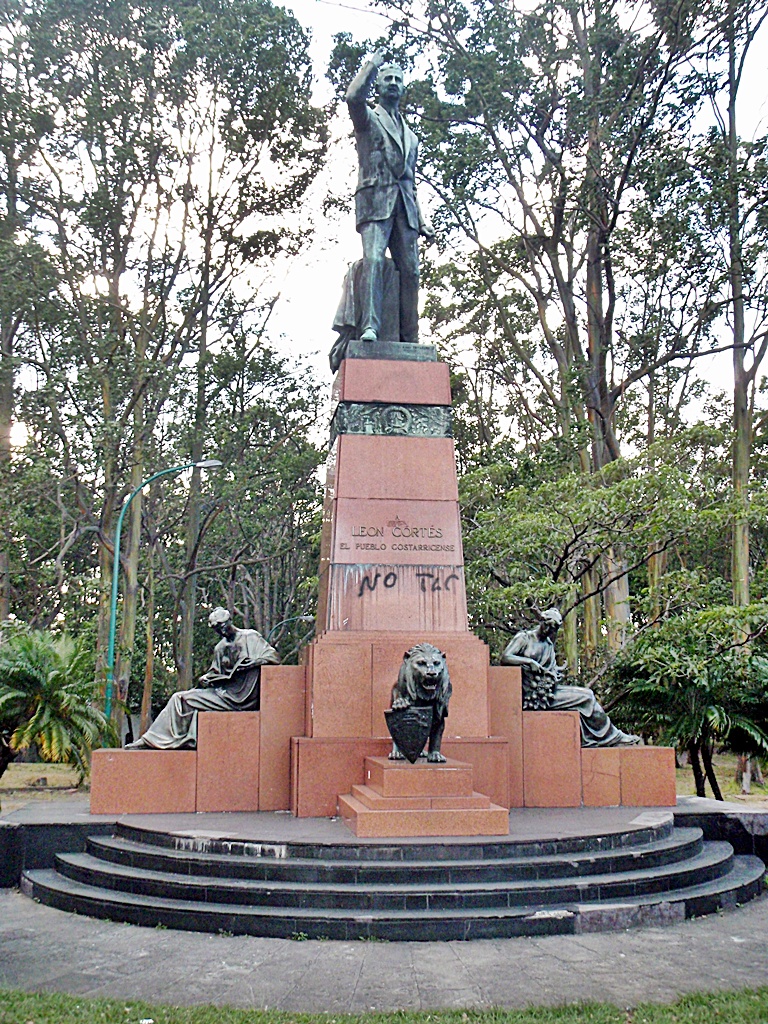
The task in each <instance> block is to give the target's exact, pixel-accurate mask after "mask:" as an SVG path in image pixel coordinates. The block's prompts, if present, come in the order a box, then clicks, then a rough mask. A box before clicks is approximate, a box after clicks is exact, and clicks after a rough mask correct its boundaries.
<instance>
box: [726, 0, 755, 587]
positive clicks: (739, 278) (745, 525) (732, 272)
mask: <svg viewBox="0 0 768 1024" xmlns="http://www.w3.org/2000/svg"><path fill="white" fill-rule="evenodd" d="M728 16H729V22H728V244H729V276H730V283H731V301H732V303H733V468H732V478H733V494H734V499H735V502H736V512H735V515H734V522H733V541H732V544H733V546H732V552H731V579H732V586H733V603H734V604H735V605H736V606H737V607H743V606H744V605H747V604H749V520H748V518H747V505H748V503H749V463H750V449H751V447H752V423H751V416H750V412H749V385H750V376H751V375H750V374H749V373H748V372H747V370H746V366H745V355H746V351H745V347H744V340H745V329H744V267H743V263H742V253H741V226H740V223H739V221H740V203H739V164H738V147H739V138H738V134H737V128H736V98H737V94H738V83H737V69H736V39H735V34H736V27H735V24H734V4H733V2H731V3H730V4H729V15H728Z"/></svg>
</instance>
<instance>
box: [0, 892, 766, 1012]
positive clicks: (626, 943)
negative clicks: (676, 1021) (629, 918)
mask: <svg viewBox="0 0 768 1024" xmlns="http://www.w3.org/2000/svg"><path fill="white" fill-rule="evenodd" d="M765 984H768V899H766V898H762V899H759V900H756V901H755V902H753V903H751V904H749V905H747V906H745V907H743V908H741V909H739V910H737V911H733V912H728V913H723V914H719V915H714V916H712V917H706V918H701V919H699V920H693V921H686V922H685V923H683V924H679V925H674V926H672V927H669V928H648V929H640V930H633V931H625V932H618V933H616V932H613V933H602V934H598V935H580V936H551V937H546V938H517V939H502V940H479V941H475V942H447V943H431V942H428V943H416V942H391V943H382V942H331V941H312V940H307V941H304V942H302V941H290V940H287V939H260V938H253V937H251V936H228V935H221V936H220V935H205V934H198V933H195V932H182V931H173V930H170V929H167V930H166V929H156V928H140V927H136V926H134V925H126V924H115V923H112V922H108V921H96V920H93V919H90V918H85V917H77V916H74V915H71V914H66V913H63V912H62V911H57V910H52V909H50V908H48V907H44V906H41V905H40V904H37V903H34V902H32V901H31V900H29V899H27V898H26V897H25V896H22V895H21V893H19V892H18V891H15V890H0V987H8V988H19V989H25V990H28V991H56V992H67V993H71V994H73V995H87V996H108V997H116V998H120V999H146V1000H150V1001H157V1002H162V1003H171V1004H195V1003H217V1004H229V1005H232V1006H240V1007H255V1008H259V1009H263V1008H264V1007H269V1008H273V1009H282V1010H289V1011H293V1012H301V1011H306V1012H321V1011H328V1012H331V1013H340V1012H345V1011H346V1012H362V1011H366V1010H374V1009H375V1010H382V1011H384V1010H395V1009H422V1010H430V1009H440V1008H449V1007H453V1008H483V1007H490V1006H499V1007H525V1006H531V1005H560V1004H565V1003H575V1002H580V1001H587V1000H600V1001H608V1002H613V1003H616V1004H618V1005H619V1006H627V1007H629V1006H633V1005H635V1004H637V1003H639V1002H646V1001H652V1002H654V1001H655V1002H666V1001H671V1000H673V999H675V998H676V997H677V996H679V995H681V994H683V993H690V992H702V991H722V990H732V989H739V988H743V987H757V986H760V985H765Z"/></svg>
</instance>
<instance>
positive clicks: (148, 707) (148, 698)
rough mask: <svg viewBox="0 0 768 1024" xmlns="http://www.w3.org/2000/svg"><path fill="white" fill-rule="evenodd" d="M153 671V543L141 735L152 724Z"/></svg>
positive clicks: (149, 579) (148, 581)
mask: <svg viewBox="0 0 768 1024" xmlns="http://www.w3.org/2000/svg"><path fill="white" fill-rule="evenodd" d="M154 672H155V545H154V543H153V544H152V546H151V547H150V549H149V572H148V574H147V664H146V666H145V668H144V688H143V690H142V693H141V725H140V726H139V736H143V735H144V733H145V732H146V731H147V729H148V728H149V727H150V725H151V724H152V681H153V678H154Z"/></svg>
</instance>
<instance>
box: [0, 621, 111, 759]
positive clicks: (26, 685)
mask: <svg viewBox="0 0 768 1024" xmlns="http://www.w3.org/2000/svg"><path fill="white" fill-rule="evenodd" d="M93 697H94V686H93V652H92V650H90V649H88V648H87V647H86V646H85V644H84V643H83V642H78V641H75V640H73V639H72V638H71V637H70V636H67V635H66V634H62V635H60V636H54V635H53V634H51V633H49V632H43V631H42V630H26V629H23V628H10V629H9V630H7V632H6V635H5V636H4V637H3V638H2V640H0V747H1V748H2V749H0V768H1V769H2V770H4V769H5V767H6V765H7V763H8V762H9V761H10V760H12V759H13V757H14V756H15V753H16V752H18V751H19V750H22V749H27V748H29V747H31V746H32V745H33V744H34V745H35V746H36V747H37V748H38V751H39V753H40V756H41V757H42V758H43V760H44V761H53V762H64V763H67V764H71V765H73V766H74V767H75V768H76V769H77V772H78V774H79V775H80V778H81V779H82V778H84V777H85V775H86V774H87V773H88V771H89V765H90V755H91V750H92V749H93V747H94V746H96V745H98V744H99V743H102V742H105V741H109V739H110V738H111V734H110V726H109V723H108V722H107V720H106V719H105V718H104V715H103V714H102V713H101V711H100V710H99V709H98V708H96V707H95V706H94V705H93V703H92V701H93ZM0 774H2V771H0Z"/></svg>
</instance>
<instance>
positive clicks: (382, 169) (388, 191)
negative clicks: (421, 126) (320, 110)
mask: <svg viewBox="0 0 768 1024" xmlns="http://www.w3.org/2000/svg"><path fill="white" fill-rule="evenodd" d="M378 70H379V69H378V68H377V67H376V65H375V64H373V63H371V62H370V61H369V62H368V63H367V64H364V65H363V67H362V68H361V69H360V71H359V73H358V74H357V76H356V78H355V79H354V81H353V82H352V84H351V85H350V87H349V89H348V90H347V96H346V99H347V105H348V107H349V113H350V116H351V118H352V123H353V124H354V126H355V142H356V143H357V155H358V160H359V173H358V178H357V189H356V191H355V216H356V222H357V226H358V228H359V227H360V225H361V224H365V223H366V222H367V221H372V220H388V219H389V218H390V217H391V216H392V212H393V210H394V209H395V204H396V203H397V198H398V196H402V197H403V205H404V206H405V212H406V216H407V218H408V226H409V227H411V228H413V230H414V231H418V230H419V229H420V228H421V225H422V218H421V211H420V210H419V204H418V200H417V199H416V187H415V184H414V174H415V171H416V157H417V153H418V139H417V138H416V136H415V135H414V134H413V132H412V131H411V129H410V128H409V127H408V125H407V124H406V123H405V121H403V120H402V118H401V121H402V125H403V132H402V135H401V133H400V129H399V128H398V125H397V124H396V122H395V121H394V119H393V118H392V117H390V115H389V114H388V113H387V111H386V110H385V108H384V107H382V106H381V104H377V105H376V106H375V107H374V108H373V109H371V108H370V107H369V106H368V104H367V103H366V98H367V96H368V93H369V92H370V89H371V86H372V84H373V81H374V79H375V78H376V76H377V74H378Z"/></svg>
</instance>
